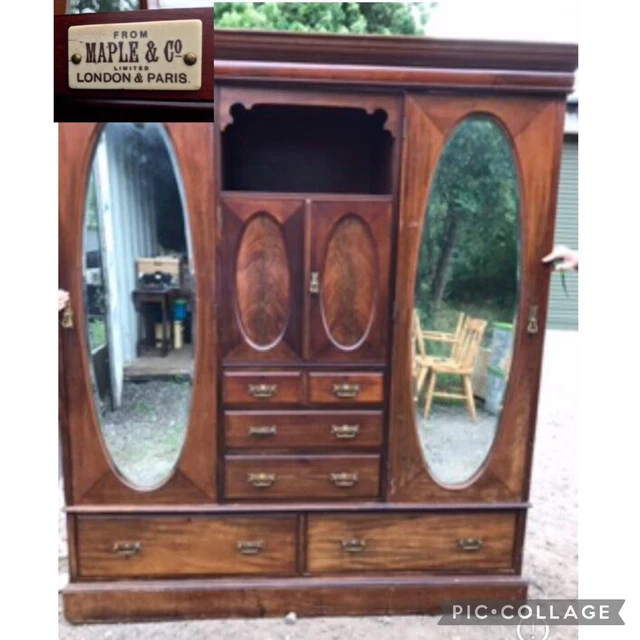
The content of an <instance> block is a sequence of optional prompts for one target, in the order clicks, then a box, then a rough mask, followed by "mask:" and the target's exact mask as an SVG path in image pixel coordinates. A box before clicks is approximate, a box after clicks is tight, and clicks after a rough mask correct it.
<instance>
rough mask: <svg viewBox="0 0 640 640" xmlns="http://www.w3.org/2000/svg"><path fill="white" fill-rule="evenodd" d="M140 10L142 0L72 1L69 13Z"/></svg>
mask: <svg viewBox="0 0 640 640" xmlns="http://www.w3.org/2000/svg"><path fill="white" fill-rule="evenodd" d="M139 8H140V0H71V2H70V3H69V13H85V12H91V13H98V12H103V11H132V10H135V9H139Z"/></svg>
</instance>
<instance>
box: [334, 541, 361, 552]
mask: <svg viewBox="0 0 640 640" xmlns="http://www.w3.org/2000/svg"><path fill="white" fill-rule="evenodd" d="M340 546H341V547H342V550H343V551H346V552H347V553H360V552H362V551H364V550H365V549H366V548H367V541H366V540H355V539H353V540H343V541H342V542H341V543H340Z"/></svg>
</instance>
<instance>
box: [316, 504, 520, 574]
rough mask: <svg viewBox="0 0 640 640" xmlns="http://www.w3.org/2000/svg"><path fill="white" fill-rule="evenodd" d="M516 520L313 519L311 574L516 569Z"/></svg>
mask: <svg viewBox="0 0 640 640" xmlns="http://www.w3.org/2000/svg"><path fill="white" fill-rule="evenodd" d="M516 520H517V515H516V514H513V513H497V514H496V513H491V514H411V513H408V514H393V515H354V516H350V515H345V516H340V517H333V516H321V515H310V516H309V529H308V553H309V555H308V570H309V572H310V573H311V574H322V573H348V572H351V571H353V572H358V571H460V572H465V571H477V570H480V571H488V570H491V571H504V572H508V571H511V570H513V550H514V540H515V535H516Z"/></svg>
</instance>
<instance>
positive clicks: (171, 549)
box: [77, 516, 296, 578]
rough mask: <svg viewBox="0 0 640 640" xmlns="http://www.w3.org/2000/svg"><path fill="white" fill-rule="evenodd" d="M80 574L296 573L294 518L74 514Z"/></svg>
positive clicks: (154, 576)
mask: <svg viewBox="0 0 640 640" xmlns="http://www.w3.org/2000/svg"><path fill="white" fill-rule="evenodd" d="M77 535H78V566H79V573H80V576H81V577H83V578H110V577H130V578H170V577H172V576H215V575H229V576H232V575H274V576H276V575H277V576H289V575H294V574H295V571H296V518H295V516H275V517H271V516H270V517H255V516H254V517H238V518H236V517H227V518H212V517H206V516H198V517H186V516H163V517H142V516H140V517H122V518H113V517H111V518H105V517H91V516H80V517H79V518H78V530H77Z"/></svg>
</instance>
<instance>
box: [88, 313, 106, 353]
mask: <svg viewBox="0 0 640 640" xmlns="http://www.w3.org/2000/svg"><path fill="white" fill-rule="evenodd" d="M106 344H107V324H106V322H105V321H104V319H102V318H90V319H89V347H90V348H91V351H92V352H93V351H96V350H97V349H100V348H101V347H104V346H105V345H106Z"/></svg>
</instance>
